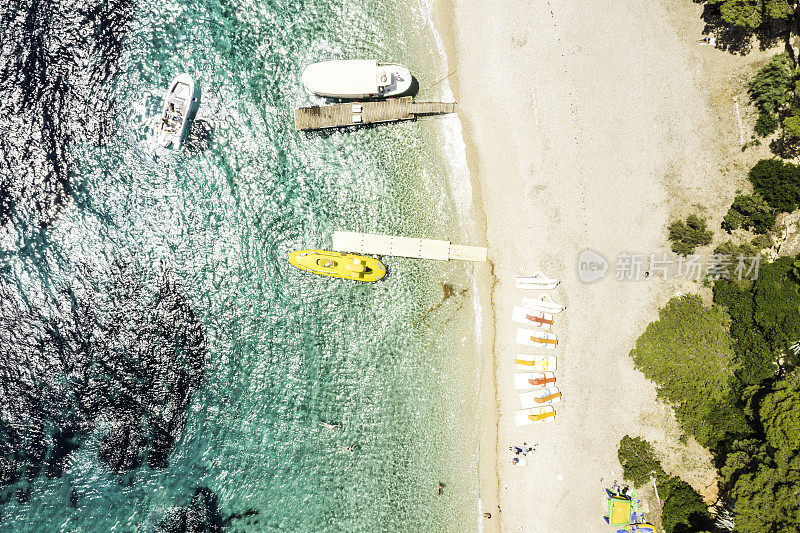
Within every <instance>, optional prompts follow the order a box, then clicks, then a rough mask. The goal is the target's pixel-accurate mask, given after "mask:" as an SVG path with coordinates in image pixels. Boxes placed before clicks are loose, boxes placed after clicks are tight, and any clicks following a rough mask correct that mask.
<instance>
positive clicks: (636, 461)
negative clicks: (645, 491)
mask: <svg viewBox="0 0 800 533" xmlns="http://www.w3.org/2000/svg"><path fill="white" fill-rule="evenodd" d="M617 457H618V458H619V464H620V465H622V476H623V477H624V478H625V479H627V480H629V481H630V482H631V483H633V486H634V487H636V488H639V487H641V486H642V485H644V484H645V483H647V482H648V481H650V478H652V477H656V478H659V479H660V478H662V477H664V476H666V473H665V472H664V469H663V468H661V463H660V462H659V461H658V458H657V457H656V455H655V452H654V451H653V446H652V445H651V444H650V443H649V442H647V441H646V440H644V439H643V438H641V437H630V436H628V435H625V436H624V437H622V440H621V441H620V443H619V450H618V451H617Z"/></svg>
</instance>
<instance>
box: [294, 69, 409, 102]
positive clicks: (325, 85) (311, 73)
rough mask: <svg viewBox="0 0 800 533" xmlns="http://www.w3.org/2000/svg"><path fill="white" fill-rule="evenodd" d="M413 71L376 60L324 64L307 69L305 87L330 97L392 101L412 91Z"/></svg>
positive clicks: (304, 73)
mask: <svg viewBox="0 0 800 533" xmlns="http://www.w3.org/2000/svg"><path fill="white" fill-rule="evenodd" d="M411 80H412V77H411V72H409V70H408V69H407V68H406V67H404V66H403V65H398V64H397V63H378V62H377V61H376V60H374V59H349V60H339V61H322V62H320V63H314V64H312V65H309V66H308V67H306V69H305V70H304V71H303V75H302V81H303V86H304V87H305V88H306V90H307V91H308V92H311V93H314V94H317V95H319V96H324V97H327V98H351V99H352V98H376V97H377V98H388V97H390V96H400V95H402V94H404V93H406V92H408V90H409V89H410V88H411Z"/></svg>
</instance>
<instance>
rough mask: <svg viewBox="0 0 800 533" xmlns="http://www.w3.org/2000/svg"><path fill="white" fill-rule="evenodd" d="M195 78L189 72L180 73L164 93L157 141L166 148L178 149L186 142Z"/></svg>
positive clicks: (193, 99)
mask: <svg viewBox="0 0 800 533" xmlns="http://www.w3.org/2000/svg"><path fill="white" fill-rule="evenodd" d="M194 89H195V87H194V80H193V79H192V77H191V76H190V75H189V74H186V73H183V74H178V75H177V76H176V77H175V79H174V80H172V83H170V84H169V90H168V91H167V93H166V94H165V95H164V107H163V109H162V111H161V121H160V122H159V123H158V125H157V126H156V136H157V142H158V144H159V145H160V146H163V147H164V148H173V149H177V148H180V147H181V146H183V143H185V142H186V135H187V134H188V133H189V122H190V120H189V117H190V114H191V111H192V103H193V102H196V101H197V98H195V95H194Z"/></svg>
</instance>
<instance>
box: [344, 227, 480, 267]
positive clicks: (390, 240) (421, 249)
mask: <svg viewBox="0 0 800 533" xmlns="http://www.w3.org/2000/svg"><path fill="white" fill-rule="evenodd" d="M333 249H334V250H336V251H339V252H351V253H363V254H375V255H396V256H400V257H414V258H417V259H438V260H439V261H449V260H451V259H458V260H460V261H475V262H478V263H485V262H486V248H481V247H478V246H459V245H457V244H450V242H449V241H434V240H431V239H413V238H410V237H393V236H391V235H374V234H370V233H356V232H353V231H335V232H334V233H333Z"/></svg>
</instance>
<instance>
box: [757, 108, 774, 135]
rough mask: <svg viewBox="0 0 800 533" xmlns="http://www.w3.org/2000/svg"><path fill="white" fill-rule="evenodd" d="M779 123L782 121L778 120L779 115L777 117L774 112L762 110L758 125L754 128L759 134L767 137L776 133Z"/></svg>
mask: <svg viewBox="0 0 800 533" xmlns="http://www.w3.org/2000/svg"><path fill="white" fill-rule="evenodd" d="M779 124H780V122H779V121H778V117H776V116H775V115H774V114H772V113H765V112H762V113H760V114H759V115H758V118H757V119H756V125H755V127H754V128H753V129H754V130H755V131H756V133H757V134H758V135H759V136H761V137H767V136H769V135H772V134H773V133H775V130H777V129H778V125H779Z"/></svg>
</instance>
